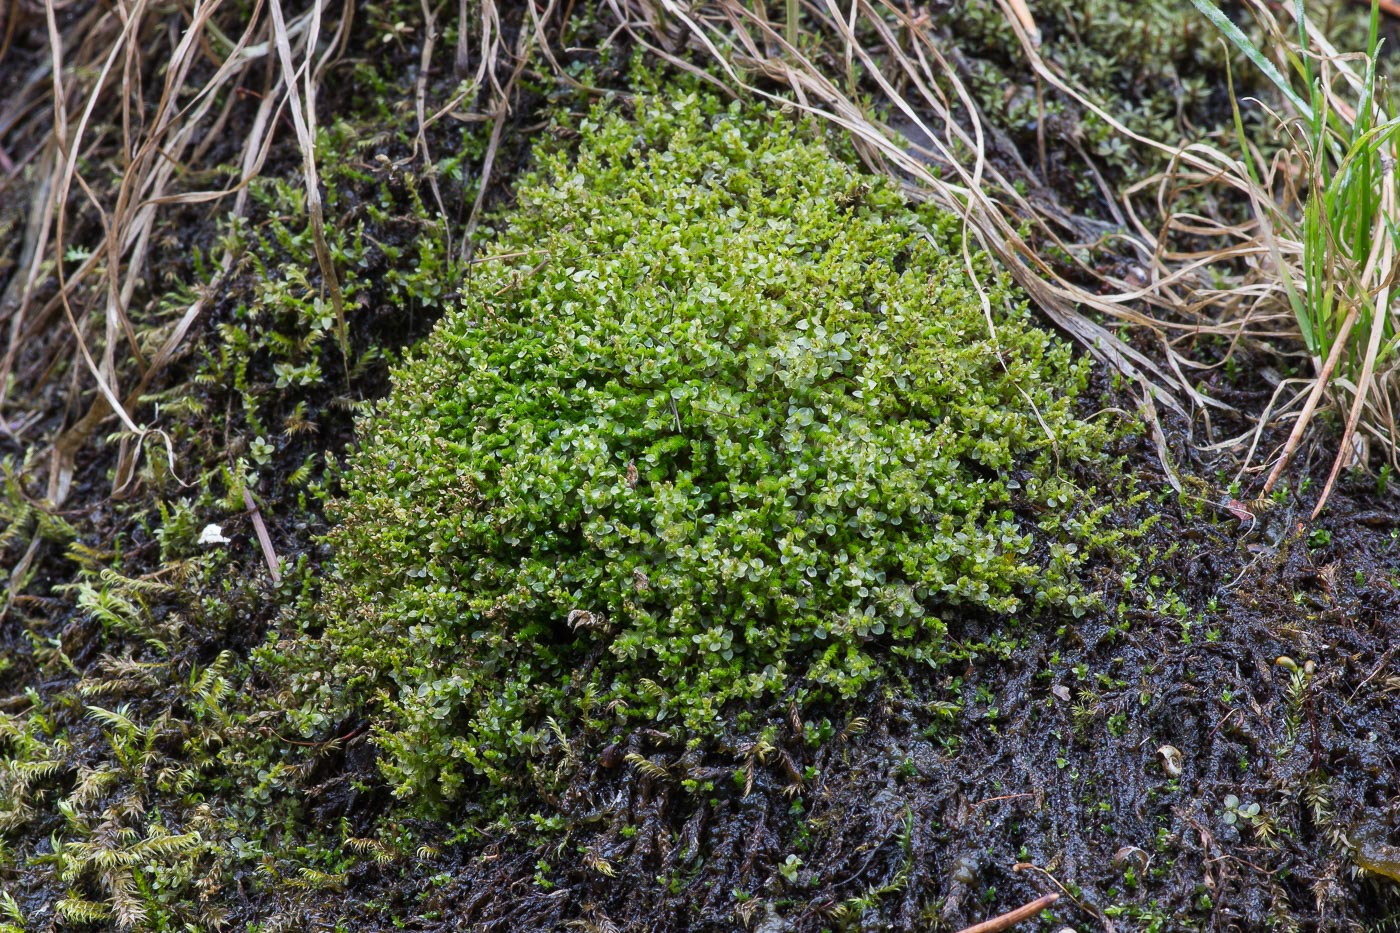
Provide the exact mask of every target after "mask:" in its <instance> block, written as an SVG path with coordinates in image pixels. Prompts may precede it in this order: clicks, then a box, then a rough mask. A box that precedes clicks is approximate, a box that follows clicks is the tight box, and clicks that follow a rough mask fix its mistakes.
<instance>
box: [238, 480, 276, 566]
mask: <svg viewBox="0 0 1400 933" xmlns="http://www.w3.org/2000/svg"><path fill="white" fill-rule="evenodd" d="M243 504H244V505H246V506H247V507H248V514H249V516H251V517H252V519H253V530H254V531H255V532H257V535H258V544H259V546H261V547H262V552H263V560H265V561H267V571H268V573H270V574H272V582H273V583H281V582H282V573H281V571H279V570H278V569H277V552H276V551H275V550H273V548H272V536H271V535H270V534H268V533H267V523H266V522H264V521H263V517H262V512H261V511H259V509H258V504H257V502H255V501H254V500H253V494H252V493H251V492H249V491H248V490H247V489H244V490H243Z"/></svg>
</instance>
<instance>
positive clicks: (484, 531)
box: [303, 94, 1107, 801]
mask: <svg viewBox="0 0 1400 933" xmlns="http://www.w3.org/2000/svg"><path fill="white" fill-rule="evenodd" d="M580 130H581V143H580V151H579V153H578V155H577V159H576V161H570V160H569V159H568V158H567V157H566V156H563V155H557V156H541V158H542V166H541V168H540V170H539V172H538V173H537V174H536V175H534V176H532V177H530V178H528V179H526V180H525V182H524V183H523V184H522V186H521V189H520V193H519V206H518V209H517V210H516V211H515V212H514V214H513V215H512V216H511V218H510V219H509V227H508V230H507V232H506V233H505V234H504V235H503V236H502V237H501V238H500V241H499V243H498V244H497V245H496V246H495V248H494V254H493V256H492V260H491V261H490V262H488V263H485V264H482V265H480V266H479V267H478V268H477V271H476V274H475V277H474V279H473V281H472V283H471V285H470V288H469V289H468V291H467V293H466V294H465V295H464V297H463V299H462V301H461V304H460V306H459V307H456V308H455V309H453V310H452V311H451V312H450V313H449V314H448V315H447V317H446V318H445V320H444V321H443V322H442V323H441V325H440V326H439V327H438V329H437V330H436V331H435V333H434V334H433V336H432V338H431V339H430V340H429V341H428V342H427V344H426V345H425V346H424V347H423V348H421V350H420V351H419V352H418V353H417V354H416V355H415V356H414V357H413V358H412V359H411V360H409V361H408V362H407V363H406V364H405V365H404V366H403V367H402V368H401V369H400V370H399V371H398V373H397V374H396V377H395V380H394V389H393V392H392V395H391V397H390V398H389V399H388V400H387V401H386V402H384V403H383V404H381V405H379V406H378V407H377V408H376V409H375V411H374V412H373V414H372V415H371V416H369V417H368V419H367V420H366V422H365V423H364V424H363V426H362V441H363V443H362V446H361V447H360V449H359V450H358V452H357V453H355V454H354V455H353V457H352V458H351V461H350V465H349V469H348V470H347V471H346V475H345V479H344V494H343V498H342V500H341V501H340V502H339V504H338V507H337V509H336V512H337V513H338V517H339V520H340V525H339V528H338V530H337V531H336V532H335V533H334V534H333V536H332V538H331V541H332V543H333V545H334V547H335V550H336V552H337V554H338V571H337V577H336V579H335V580H334V581H333V582H332V583H331V585H329V586H328V589H327V594H328V595H327V597H326V600H325V602H324V604H323V606H322V613H323V615H324V617H325V619H326V624H327V628H326V632H325V639H324V642H325V644H324V647H325V649H327V650H328V651H329V654H330V661H329V666H330V669H331V671H332V677H331V681H333V682H335V683H338V684H340V685H341V687H338V688H337V689H341V688H344V689H347V690H348V694H347V695H346V696H347V697H348V698H349V699H348V700H347V702H356V699H355V698H357V697H370V698H371V699H370V700H369V703H370V705H371V706H372V710H373V712H372V717H373V721H374V723H375V727H376V735H377V738H378V742H379V744H380V746H381V748H382V751H383V767H384V770H385V772H386V774H387V776H388V777H389V778H390V779H391V780H392V781H393V783H394V784H395V785H396V787H397V789H398V791H399V792H400V793H401V794H403V795H413V796H416V797H418V799H422V800H429V801H432V800H436V799H438V796H439V794H440V795H441V796H442V797H444V798H452V797H455V796H457V795H459V794H460V793H461V792H462V790H463V786H464V783H465V782H466V781H468V780H469V779H470V777H471V775H472V774H477V775H482V776H484V777H486V778H487V779H489V780H490V781H491V782H493V783H495V784H498V785H514V786H519V785H520V784H521V783H522V782H523V781H526V780H527V778H526V777H525V775H531V776H533V778H534V780H535V781H536V782H538V783H540V784H543V785H549V784H552V783H554V782H556V781H558V780H559V779H560V777H561V776H562V775H563V774H564V773H567V771H568V769H569V768H571V767H572V766H573V765H574V764H576V762H577V760H578V747H577V746H578V745H579V743H581V742H585V741H589V740H591V739H597V740H598V741H606V740H607V739H608V738H610V737H614V736H616V735H618V734H620V733H623V732H625V731H626V730H627V729H628V728H629V727H631V726H634V725H637V724H641V723H654V722H655V721H658V720H660V721H662V722H663V723H664V724H668V725H669V724H671V723H679V724H680V726H681V729H682V734H684V735H685V736H687V737H690V738H703V737H706V736H711V737H713V736H716V735H718V734H720V733H722V732H724V730H725V728H726V725H725V724H726V721H727V720H726V717H725V713H726V712H729V711H733V710H735V709H745V710H755V709H763V708H766V707H767V706H768V705H769V704H770V703H771V702H772V701H774V700H775V699H778V698H780V697H784V696H787V695H790V694H791V691H794V690H797V691H808V692H811V691H815V692H817V693H820V694H822V695H825V696H828V697H831V698H837V697H851V696H853V695H854V694H856V693H857V692H858V691H860V690H861V689H862V688H863V687H865V686H866V685H868V684H870V683H872V682H873V681H876V680H878V679H880V678H881V676H882V669H883V668H884V667H885V666H886V665H889V664H898V665H899V666H900V668H901V669H906V668H907V667H908V665H909V663H910V662H911V661H913V662H916V663H920V664H922V663H927V664H934V665H936V664H938V663H939V662H940V661H941V660H943V659H945V658H946V657H947V653H948V652H949V650H950V646H949V644H948V636H947V632H948V620H950V619H952V618H954V617H956V616H957V615H958V614H959V613H965V612H968V611H977V612H981V613H995V614H1000V615H1004V616H1006V617H1010V616H1011V615H1012V614H1017V613H1022V612H1024V611H1028V610H1032V609H1041V608H1044V607H1059V608H1064V609H1070V610H1074V609H1078V608H1080V607H1082V606H1083V605H1085V604H1086V600H1085V597H1084V596H1083V594H1082V593H1081V591H1080V588H1079V587H1078V586H1077V584H1076V582H1075V574H1076V571H1077V570H1078V569H1079V568H1080V567H1081V565H1082V563H1083V561H1084V560H1085V558H1086V553H1087V551H1088V550H1089V549H1090V545H1091V544H1092V543H1093V542H1094V541H1095V540H1096V537H1095V536H1096V535H1099V537H1098V538H1097V540H1099V541H1102V540H1104V537H1103V536H1102V535H1101V534H1100V533H1098V532H1096V531H1095V529H1096V526H1097V523H1098V521H1099V518H1100V517H1101V515H1102V512H1101V511H1100V510H1095V509H1094V508H1093V507H1092V502H1091V498H1090V497H1091V494H1090V493H1084V492H1081V491H1080V490H1078V489H1077V488H1076V487H1075V486H1074V484H1073V483H1072V482H1071V481H1070V480H1069V479H1067V478H1066V475H1065V474H1064V473H1062V471H1061V467H1062V466H1068V465H1070V464H1083V463H1093V462H1096V461H1098V460H1099V459H1100V458H1101V456H1102V455H1101V453H1100V451H1101V450H1102V449H1103V448H1104V446H1105V445H1106V441H1107V437H1106V432H1105V430H1104V429H1102V428H1100V427H1097V426H1095V425H1092V424H1089V423H1086V422H1083V421H1080V420H1078V419H1077V418H1076V417H1075V415H1074V413H1073V407H1074V401H1075V397H1076V395H1077V393H1079V392H1080V391H1082V389H1083V388H1084V385H1085V380H1086V378H1087V371H1088V368H1087V364H1085V363H1084V362H1082V361H1076V360H1075V359H1074V358H1073V356H1072V354H1071V350H1070V347H1069V346H1068V345H1067V344H1065V343H1064V342H1063V341H1061V340H1059V339H1057V338H1055V337H1053V336H1051V335H1049V334H1048V333H1046V332H1044V331H1042V330H1038V329H1037V328H1035V327H1034V326H1033V325H1032V324H1031V322H1030V320H1029V318H1028V314H1027V312H1026V309H1025V307H1024V303H1023V302H1022V299H1021V298H1020V297H1019V296H1018V295H1017V294H1015V293H1013V292H1012V290H1011V289H1010V287H1009V286H1008V285H1006V284H1005V283H1004V282H1003V281H1002V280H1000V279H999V278H998V276H997V275H996V274H995V272H994V270H993V269H992V268H991V267H990V265H989V263H988V261H987V260H986V259H985V257H982V256H977V257H975V259H974V265H975V271H976V276H977V280H976V281H975V280H974V279H973V277H972V276H971V275H969V270H968V269H967V268H966V267H965V265H964V261H963V258H962V247H961V241H960V237H959V228H958V224H957V221H956V220H955V219H954V218H951V217H948V216H945V215H940V214H937V213H934V212H932V211H930V210H922V211H921V210H916V209H914V208H911V207H910V206H908V205H906V203H905V202H904V201H903V199H902V197H901V196H900V194H899V193H898V191H897V190H896V189H895V188H894V187H892V186H891V185H889V184H887V183H885V182H884V181H881V180H877V179H874V178H865V177H861V176H859V175H858V174H856V173H855V172H854V171H853V170H852V169H851V168H849V167H848V166H847V165H846V164H844V163H843V162H841V161H838V160H837V159H836V158H833V156H832V155H831V154H830V153H829V152H828V151H827V149H826V148H825V147H824V146H823V145H822V144H821V143H820V142H819V141H817V140H815V139H814V138H813V136H812V134H811V132H809V130H808V129H806V128H802V127H798V126H796V125H793V124H790V123H789V122H788V121H786V120H785V119H783V118H782V117H780V116H778V115H777V114H776V113H773V112H761V111H756V110H747V109H743V108H741V107H740V106H739V105H737V104H736V105H731V106H728V107H725V106H723V105H721V104H720V103H719V102H717V101H716V100H714V99H711V98H708V97H703V96H696V95H693V94H692V95H691V96H687V97H683V98H681V99H676V100H653V101H645V102H642V103H639V104H638V112H637V113H636V115H635V120H634V121H629V120H626V119H624V118H623V117H621V116H619V115H617V114H615V113H604V112H602V111H598V112H595V114H594V115H593V116H592V117H591V118H590V119H588V120H585V121H584V122H583V123H582V125H581V127H580ZM979 281H980V283H981V285H982V287H983V288H984V289H985V301H986V302H987V304H986V310H984V304H983V297H982V296H979V292H978V284H977V282H979ZM993 323H995V333H993V332H992V331H991V330H990V328H989V325H991V324H993ZM315 663H316V664H317V665H319V664H320V661H319V659H318V660H317V661H316V662H315ZM303 685H304V687H306V688H308V689H309V690H311V691H312V701H313V702H314V701H315V699H316V697H318V696H320V697H324V696H326V695H329V694H331V693H332V690H331V687H330V686H328V684H327V682H326V680H325V678H324V677H323V676H321V675H320V674H319V673H316V674H314V675H311V676H308V677H307V678H306V679H305V680H304V684H303Z"/></svg>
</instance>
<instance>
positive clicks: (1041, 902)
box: [961, 891, 1060, 933]
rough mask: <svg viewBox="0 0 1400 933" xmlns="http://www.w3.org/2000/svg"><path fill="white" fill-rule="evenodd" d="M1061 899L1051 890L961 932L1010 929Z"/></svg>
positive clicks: (991, 932) (970, 932)
mask: <svg viewBox="0 0 1400 933" xmlns="http://www.w3.org/2000/svg"><path fill="white" fill-rule="evenodd" d="M1059 899H1060V895H1058V894H1056V893H1055V892H1054V891H1051V892H1050V893H1049V894H1046V895H1044V896H1042V897H1038V898H1036V899H1035V900H1033V901H1031V902H1030V903H1029V904H1024V905H1022V906H1020V907H1017V908H1016V909H1015V910H1009V911H1007V912H1006V913H1004V914H1002V915H1000V916H998V917H993V918H992V919H990V920H983V921H982V922H981V923H974V924H973V925H972V926H970V927H964V928H963V929H962V931H961V933H997V931H998V930H1009V929H1011V928H1012V927H1014V926H1015V925H1016V924H1018V923H1020V922H1021V921H1022V920H1029V919H1031V918H1032V917H1034V916H1035V915H1036V914H1038V913H1040V912H1041V911H1042V910H1044V909H1045V908H1047V907H1049V906H1050V905H1051V904H1053V903H1055V902H1056V901H1058V900H1059Z"/></svg>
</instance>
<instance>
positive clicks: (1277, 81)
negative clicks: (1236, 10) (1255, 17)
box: [1191, 0, 1314, 122]
mask: <svg viewBox="0 0 1400 933" xmlns="http://www.w3.org/2000/svg"><path fill="white" fill-rule="evenodd" d="M1191 3H1192V4H1193V5H1194V6H1195V7H1196V9H1198V10H1200V11H1201V14H1202V15H1203V16H1205V18H1206V19H1208V20H1210V21H1211V23H1212V24H1214V26H1215V28H1216V29H1219V30H1220V31H1221V33H1223V34H1224V36H1225V38H1227V39H1229V40H1230V42H1231V43H1232V44H1233V45H1234V46H1235V48H1237V49H1239V50H1240V51H1241V52H1243V53H1244V55H1245V57H1246V58H1248V59H1249V60H1250V61H1251V62H1253V63H1254V65H1255V67H1257V68H1258V69H1259V70H1260V71H1262V72H1263V73H1264V76H1265V77H1266V78H1268V79H1269V80H1270V81H1272V82H1273V83H1274V86H1275V87H1277V88H1278V89H1279V92H1280V93H1281V94H1283V96H1284V97H1285V98H1287V99H1288V102H1289V103H1290V104H1292V105H1293V106H1294V107H1295V108H1296V109H1297V111H1298V112H1299V113H1300V114H1302V115H1303V116H1304V117H1305V118H1307V120H1308V121H1309V122H1311V121H1312V120H1313V119H1314V114H1313V108H1312V105H1311V104H1309V103H1308V102H1307V101H1305V100H1303V98H1301V97H1299V96H1298V94H1297V92H1296V91H1294V90H1293V86H1292V85H1291V84H1289V82H1288V79H1287V78H1285V77H1284V76H1283V75H1282V74H1281V73H1280V72H1279V70H1278V68H1276V67H1275V66H1274V63H1273V62H1271V61H1269V58H1268V56H1266V55H1265V54H1264V53H1263V52H1262V51H1261V50H1260V49H1259V46H1257V45H1255V44H1254V42H1253V40H1251V39H1250V38H1249V36H1246V35H1245V34H1244V33H1243V32H1241V31H1240V27H1238V26H1236V25H1235V24H1234V23H1233V22H1231V21H1230V18H1229V17H1228V16H1226V15H1225V14H1224V13H1222V12H1220V8H1219V7H1218V6H1216V5H1215V4H1214V3H1212V2H1211V0H1191Z"/></svg>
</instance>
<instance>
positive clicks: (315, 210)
mask: <svg viewBox="0 0 1400 933" xmlns="http://www.w3.org/2000/svg"><path fill="white" fill-rule="evenodd" d="M269 6H270V7H271V9H272V37H273V40H274V42H275V44H276V46H277V58H278V61H279V62H280V63H281V65H282V80H283V83H284V84H285V85H286V88H287V97H288V99H289V100H290V101H291V107H290V108H289V109H290V110H291V112H292V124H293V126H294V127H295V129H296V135H297V144H298V145H299V146H300V147H301V157H302V174H303V176H304V177H305V181H306V210H307V213H308V214H309V215H310V217H311V238H312V242H313V244H314V246H315V249H316V263H317V265H319V266H320V268H321V278H322V280H323V281H324V283H325V286H326V290H327V291H328V292H330V299H331V307H332V308H333V309H334V310H335V327H336V339H337V340H338V341H339V342H340V353H341V356H343V357H344V358H345V371H346V379H347V380H348V379H349V378H350V376H349V372H350V365H351V364H350V337H349V334H348V332H347V331H346V326H345V301H344V299H343V298H342V296H341V293H340V278H339V276H337V275H336V271H335V262H334V261H333V260H332V259H331V251H330V247H328V246H327V245H326V219H325V214H324V212H323V211H322V209H321V183H320V179H319V178H318V176H317V173H316V132H315V130H316V82H315V80H314V76H313V73H312V72H311V70H310V69H308V68H307V63H305V62H304V63H303V64H302V68H301V71H302V72H303V73H304V78H305V84H304V87H303V91H304V94H303V93H302V92H299V91H298V90H297V73H298V69H297V68H296V66H295V65H294V63H293V59H292V45H291V38H290V35H289V32H288V30H287V23H286V20H285V18H284V17H283V15H282V3H281V0H269ZM304 16H305V17H306V19H307V20H308V22H309V25H310V28H309V29H308V33H309V34H308V35H307V38H306V44H305V50H306V58H307V60H308V61H309V60H310V58H311V56H312V55H313V54H315V50H316V39H317V36H318V35H319V32H320V28H321V5H320V2H319V0H318V2H316V3H313V4H312V7H311V9H310V10H308V11H307V12H306V13H305V14H304Z"/></svg>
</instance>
